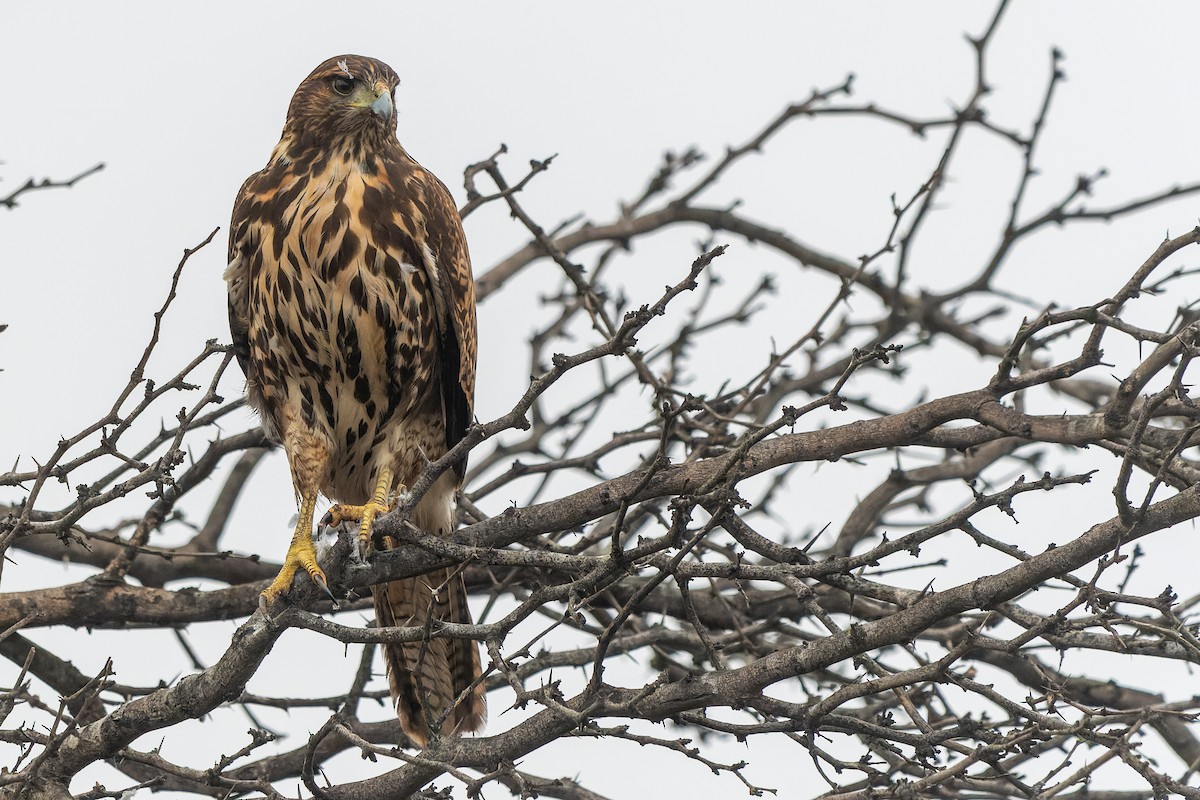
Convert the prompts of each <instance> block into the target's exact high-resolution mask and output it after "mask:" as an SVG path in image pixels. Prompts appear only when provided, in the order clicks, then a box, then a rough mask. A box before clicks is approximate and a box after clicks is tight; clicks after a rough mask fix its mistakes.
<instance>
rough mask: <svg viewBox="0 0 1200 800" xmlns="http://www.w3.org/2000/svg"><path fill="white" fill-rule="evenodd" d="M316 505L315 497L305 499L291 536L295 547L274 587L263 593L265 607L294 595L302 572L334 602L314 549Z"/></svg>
mask: <svg viewBox="0 0 1200 800" xmlns="http://www.w3.org/2000/svg"><path fill="white" fill-rule="evenodd" d="M316 505H317V496H316V494H313V495H312V496H311V497H305V498H303V500H302V501H301V503H300V517H299V519H297V520H296V532H295V533H294V534H292V543H291V544H290V545H289V546H288V551H287V556H286V557H285V558H284V560H283V567H282V568H280V570H279V574H278V575H276V576H275V580H273V581H271V585H270V586H268V587H267V588H266V589H263V591H262V594H260V595H259V599H260V603H261V604H262V605H264V606H270V605H272V604H274V602H275V601H276V600H278V599H279V597H280V596H281V595H284V594H287V593H288V592H289V591H291V588H292V581H293V580H294V579H295V577H296V573H297V572H299V571H300V570H301V569H303V570H304V571H305V572H306V573H308V577H309V578H310V579H311V580H312V582H313V583H315V584H316V585H317V586H320V587H321V589H323V590H324V591H325V594H327V595H329V598H330V599H333V593H332V592H330V591H329V584H328V582H327V581H326V580H325V572H324V571H323V570H322V569H321V567H320V566H319V565H318V564H317V548H316V547H314V546H313V538H312V520H313V512H314V510H315V509H316Z"/></svg>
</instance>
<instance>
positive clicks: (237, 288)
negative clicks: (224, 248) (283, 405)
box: [225, 172, 261, 378]
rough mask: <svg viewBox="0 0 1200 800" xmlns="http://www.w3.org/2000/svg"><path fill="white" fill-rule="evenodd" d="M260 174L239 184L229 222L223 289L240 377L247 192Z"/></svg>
mask: <svg viewBox="0 0 1200 800" xmlns="http://www.w3.org/2000/svg"><path fill="white" fill-rule="evenodd" d="M260 174H261V173H258V172H256V173H254V174H253V175H251V176H250V177H249V178H246V180H245V181H243V182H242V188H240V189H238V193H237V199H236V200H235V201H234V203H233V217H232V219H231V220H230V222H229V251H228V261H227V262H226V263H227V264H228V266H227V267H226V269H225V288H226V290H227V291H228V293H229V333H230V335H231V336H232V337H233V354H234V355H235V356H237V360H238V365H239V366H240V367H241V368H242V372H243V374H245V375H246V377H247V378H249V377H250V341H249V338H248V336H249V331H250V259H249V258H248V251H249V249H250V243H249V242H247V241H246V232H247V227H248V226H247V225H246V211H247V208H248V206H249V203H248V202H247V197H248V195H249V192H248V191H247V190H248V189H249V187H250V184H251V183H252V182H253V181H254V179H255V178H256V177H258V176H259V175H260Z"/></svg>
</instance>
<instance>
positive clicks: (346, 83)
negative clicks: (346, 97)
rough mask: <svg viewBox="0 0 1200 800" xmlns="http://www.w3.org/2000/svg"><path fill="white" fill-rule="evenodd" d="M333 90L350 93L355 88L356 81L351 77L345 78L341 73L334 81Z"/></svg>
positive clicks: (339, 92)
mask: <svg viewBox="0 0 1200 800" xmlns="http://www.w3.org/2000/svg"><path fill="white" fill-rule="evenodd" d="M332 84H333V90H334V91H335V92H337V93H338V94H350V92H351V90H353V89H354V81H352V80H350V79H349V78H343V77H342V76H341V75H338V76H336V77H335V78H334V79H333V81H332Z"/></svg>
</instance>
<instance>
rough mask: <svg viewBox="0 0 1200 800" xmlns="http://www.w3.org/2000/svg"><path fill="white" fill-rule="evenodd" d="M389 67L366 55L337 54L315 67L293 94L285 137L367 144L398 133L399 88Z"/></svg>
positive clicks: (319, 142) (311, 141) (320, 143)
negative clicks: (396, 93)
mask: <svg viewBox="0 0 1200 800" xmlns="http://www.w3.org/2000/svg"><path fill="white" fill-rule="evenodd" d="M399 83H400V78H398V77H397V76H396V73H395V71H394V70H393V69H392V68H391V67H389V66H388V65H387V64H385V63H383V62H382V61H379V60H377V59H374V58H367V57H365V56H354V55H344V56H334V57H333V58H330V59H328V60H326V61H325V62H323V63H322V64H321V65H320V66H319V67H317V68H316V69H314V70H313V71H312V72H311V73H310V74H309V76H308V77H307V78H305V79H304V81H303V82H302V83H301V84H300V86H299V87H298V88H297V89H296V93H295V94H294V95H292V102H291V104H290V105H289V106H288V116H287V123H286V124H285V125H284V135H285V136H287V135H288V134H291V136H292V137H294V138H295V139H297V140H299V141H301V142H303V143H305V144H308V145H318V146H329V145H332V144H336V143H337V142H338V141H339V140H343V139H350V140H354V141H357V142H360V143H361V144H364V145H366V146H368V147H369V146H371V145H372V144H382V143H384V142H386V141H388V140H392V139H394V138H395V135H396V104H395V91H396V85H397V84H399Z"/></svg>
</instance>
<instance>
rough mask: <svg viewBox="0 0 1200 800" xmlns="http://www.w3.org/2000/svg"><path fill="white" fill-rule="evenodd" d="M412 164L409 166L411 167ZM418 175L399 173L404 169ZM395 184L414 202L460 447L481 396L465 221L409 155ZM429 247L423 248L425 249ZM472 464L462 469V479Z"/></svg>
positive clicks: (453, 433)
mask: <svg viewBox="0 0 1200 800" xmlns="http://www.w3.org/2000/svg"><path fill="white" fill-rule="evenodd" d="M405 162H407V163H405ZM403 167H408V168H410V169H411V170H412V171H411V172H410V173H408V174H407V175H404V174H396V173H397V172H398V171H399V170H400V169H401V168H403ZM389 173H390V174H389V177H390V178H391V179H392V181H393V184H394V185H397V186H399V185H405V184H406V189H407V191H408V192H409V197H410V198H411V203H412V207H411V212H412V219H410V220H408V224H409V226H410V228H409V229H410V230H411V231H412V232H413V235H414V238H415V239H417V240H418V242H419V243H417V244H415V247H414V248H413V249H415V250H416V251H417V255H418V256H419V258H420V262H419V263H420V266H421V267H422V268H423V269H424V270H425V271H426V273H427V275H428V276H429V284H430V286H431V287H432V294H433V296H434V297H433V299H434V305H435V311H436V322H437V337H438V356H439V359H440V373H441V374H440V375H439V376H438V378H439V382H440V384H441V394H442V412H443V415H444V420H445V426H446V447H447V449H449V448H451V447H453V446H454V445H456V444H458V442H459V441H460V440H461V439H462V438H463V436H464V435H465V434H466V432H467V428H468V427H470V425H471V421H472V418H473V417H472V414H473V409H474V398H475V359H476V355H477V353H478V338H477V336H478V334H477V330H476V322H475V282H474V278H473V276H472V274H471V256H470V253H469V252H468V250H467V239H466V235H465V234H464V232H463V227H462V219H461V218H460V217H459V215H458V209H457V208H456V207H455V205H454V199H453V198H452V197H451V196H450V192H449V191H448V190H447V189H446V187H445V185H444V184H443V183H442V182H441V181H440V180H438V179H437V177H436V176H434V175H433V173H431V172H428V171H427V170H425V169H424V168H423V167H421V166H420V165H419V164H417V163H416V162H415V161H412V160H411V159H408V158H407V157H406V158H404V159H402V160H399V161H398V162H396V164H395V166H393V167H390V168H389ZM422 245H423V246H422ZM465 470H466V460H465V459H464V460H463V462H462V463H461V464H459V465H458V466H457V467H456V472H457V473H458V475H459V479H460V481H461V478H462V476H463V473H464V472H465Z"/></svg>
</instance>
